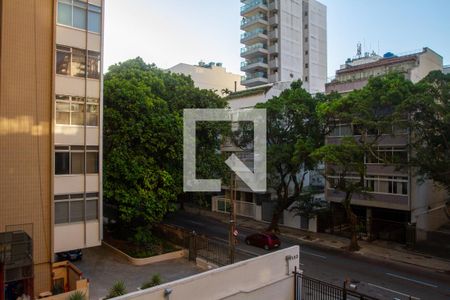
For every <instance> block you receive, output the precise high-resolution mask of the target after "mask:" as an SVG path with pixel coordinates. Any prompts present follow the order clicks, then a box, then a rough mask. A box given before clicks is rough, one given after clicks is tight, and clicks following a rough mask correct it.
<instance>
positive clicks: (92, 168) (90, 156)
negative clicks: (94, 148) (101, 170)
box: [86, 152, 98, 174]
mask: <svg viewBox="0 0 450 300" xmlns="http://www.w3.org/2000/svg"><path fill="white" fill-rule="evenodd" d="M86 155H87V156H86V169H87V171H86V173H89V174H98V152H88V153H86Z"/></svg>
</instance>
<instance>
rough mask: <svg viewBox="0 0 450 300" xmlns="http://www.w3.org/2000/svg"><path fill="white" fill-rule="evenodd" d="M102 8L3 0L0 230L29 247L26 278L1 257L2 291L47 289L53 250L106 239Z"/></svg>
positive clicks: (93, 2)
mask: <svg viewBox="0 0 450 300" xmlns="http://www.w3.org/2000/svg"><path fill="white" fill-rule="evenodd" d="M103 7H104V1H103V0H83V1H81V0H39V1H37V0H34V1H25V0H17V1H0V29H1V32H0V34H1V36H0V96H1V98H0V137H1V138H0V177H1V178H2V180H1V181H0V190H1V191H2V192H1V193H0V234H2V233H4V236H6V239H11V238H12V239H14V238H15V236H19V235H20V236H24V240H25V239H26V240H28V239H29V241H31V249H32V250H30V251H31V253H32V255H31V256H30V257H32V260H31V269H30V270H31V271H30V272H29V273H27V274H28V275H29V276H28V277H26V278H25V277H21V276H16V275H17V274H19V273H20V270H19V269H17V268H15V267H14V266H11V265H9V264H8V261H3V262H2V261H0V265H1V267H0V271H3V272H0V273H1V274H0V279H2V280H3V282H0V283H2V284H0V295H1V296H4V295H5V294H8V291H9V290H11V289H12V288H15V289H17V285H18V284H19V285H22V286H23V285H25V286H26V287H27V288H25V292H27V293H28V294H30V295H31V296H34V295H39V294H40V293H41V292H46V291H51V289H52V285H53V282H52V262H53V261H54V258H55V253H58V252H61V251H68V250H74V249H80V248H85V247H90V246H97V245H100V243H101V239H102V231H101V230H102V226H101V221H102V220H101V215H102V201H101V199H102V188H101V187H102V182H101V178H102V176H101V170H102V166H101V161H102V153H101V149H102V115H101V113H102V110H101V108H102V55H103V34H102V33H103V13H104V11H103ZM1 242H2V241H0V243H1ZM3 242H5V241H3ZM0 251H1V250H0ZM13 255H14V253H13ZM29 278H32V280H31V283H30V282H25V281H23V280H25V279H29ZM2 280H0V281H2ZM19 281H20V282H19ZM22 281H23V282H22ZM1 296H0V299H1V298H2V297H1Z"/></svg>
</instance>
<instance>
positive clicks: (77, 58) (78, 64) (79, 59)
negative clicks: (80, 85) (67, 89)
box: [72, 49, 86, 77]
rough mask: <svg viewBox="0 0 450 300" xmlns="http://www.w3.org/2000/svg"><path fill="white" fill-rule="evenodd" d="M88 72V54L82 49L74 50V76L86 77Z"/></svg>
mask: <svg viewBox="0 0 450 300" xmlns="http://www.w3.org/2000/svg"><path fill="white" fill-rule="evenodd" d="M85 72H86V53H85V52H84V51H83V50H80V49H73V50H72V75H73V76H77V77H84V75H85Z"/></svg>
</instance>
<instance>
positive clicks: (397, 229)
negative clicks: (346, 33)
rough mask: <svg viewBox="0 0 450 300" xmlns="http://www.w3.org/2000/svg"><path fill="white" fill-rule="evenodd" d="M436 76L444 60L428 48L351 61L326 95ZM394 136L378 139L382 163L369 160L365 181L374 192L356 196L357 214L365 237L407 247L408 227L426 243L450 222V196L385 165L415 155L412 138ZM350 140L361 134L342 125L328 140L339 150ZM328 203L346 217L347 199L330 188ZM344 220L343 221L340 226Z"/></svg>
mask: <svg viewBox="0 0 450 300" xmlns="http://www.w3.org/2000/svg"><path fill="white" fill-rule="evenodd" d="M433 70H442V57H441V56H440V55H438V54H437V53H435V52H434V51H432V50H431V49H429V48H424V49H423V51H421V52H418V53H414V54H409V55H405V56H400V57H397V56H394V55H391V54H388V55H387V56H386V55H385V57H379V56H377V55H367V56H365V57H363V58H359V59H355V60H353V61H351V60H349V61H347V63H346V64H345V65H344V66H343V67H342V68H341V69H340V70H338V71H337V72H336V79H335V80H333V81H331V82H330V83H328V84H327V92H328V93H330V92H339V93H342V94H347V93H349V92H351V91H352V90H356V89H360V88H362V87H364V86H365V85H366V84H367V82H368V80H369V78H370V77H373V76H381V75H384V74H387V73H388V72H392V71H396V72H400V73H403V74H404V75H405V77H406V78H407V79H409V80H411V81H412V82H418V81H420V80H421V79H422V78H424V77H425V76H426V75H428V73H429V72H431V71H433ZM392 133H393V134H385V135H382V136H381V138H380V139H379V141H378V143H377V149H376V152H377V156H378V157H379V159H373V158H370V157H366V158H365V164H366V166H367V175H366V178H365V181H366V184H367V186H368V187H369V188H370V190H372V191H371V192H370V195H371V197H367V196H362V195H356V194H355V195H353V197H352V204H353V206H354V211H355V212H356V214H357V215H358V216H359V217H360V218H362V219H363V220H364V218H365V219H366V221H367V222H366V231H367V233H368V234H375V235H376V236H373V238H384V239H390V240H396V241H404V240H405V238H406V237H405V235H406V233H405V226H406V225H407V224H411V225H413V226H416V233H417V239H418V240H420V239H424V238H425V236H424V235H423V233H424V232H426V231H428V230H435V229H437V228H438V227H439V226H441V225H442V224H444V223H445V222H447V221H448V219H447V216H446V213H445V205H444V204H445V201H446V198H447V197H448V195H447V194H446V192H445V190H443V189H440V188H439V187H437V186H435V185H434V184H433V182H431V181H429V180H426V181H424V182H422V181H421V180H419V178H418V177H417V176H415V175H414V173H413V172H412V171H411V170H404V169H403V170H398V169H397V168H396V167H395V166H394V165H386V164H385V161H406V160H407V159H408V157H410V156H411V155H412V153H411V151H410V149H409V148H408V144H409V141H410V140H411V139H412V138H413V134H412V133H411V132H410V131H409V130H405V129H399V128H392ZM345 136H355V137H358V130H357V128H355V127H354V126H353V125H352V124H339V125H338V126H337V127H336V128H335V129H334V130H333V132H332V133H331V134H330V135H328V136H327V137H326V143H327V144H338V143H340V141H341V139H342V138H343V137H345ZM325 197H326V200H327V201H328V202H330V204H331V208H332V210H333V211H334V214H335V217H336V216H339V215H341V216H342V215H344V212H343V209H342V207H341V205H340V202H341V201H342V199H343V194H342V193H340V192H337V191H335V190H334V189H333V188H332V187H331V186H330V183H328V182H327V184H326V189H325ZM344 218H345V217H341V218H340V219H341V221H342V220H344ZM337 219H339V218H337ZM337 222H339V221H337ZM335 225H336V224H335Z"/></svg>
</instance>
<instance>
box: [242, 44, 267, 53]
mask: <svg viewBox="0 0 450 300" xmlns="http://www.w3.org/2000/svg"><path fill="white" fill-rule="evenodd" d="M256 49H267V45H266V44H263V43H257V44H254V45H251V46H248V47H244V48H241V54H242V53H245V52H249V51H252V50H256Z"/></svg>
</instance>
